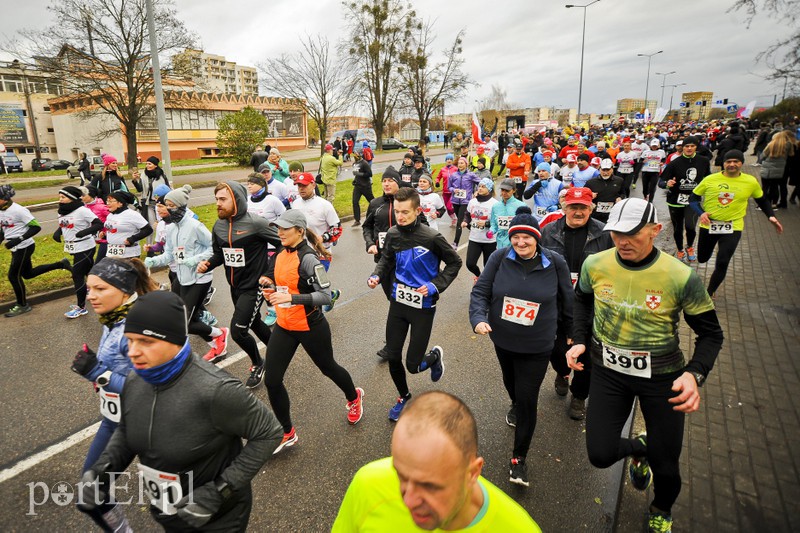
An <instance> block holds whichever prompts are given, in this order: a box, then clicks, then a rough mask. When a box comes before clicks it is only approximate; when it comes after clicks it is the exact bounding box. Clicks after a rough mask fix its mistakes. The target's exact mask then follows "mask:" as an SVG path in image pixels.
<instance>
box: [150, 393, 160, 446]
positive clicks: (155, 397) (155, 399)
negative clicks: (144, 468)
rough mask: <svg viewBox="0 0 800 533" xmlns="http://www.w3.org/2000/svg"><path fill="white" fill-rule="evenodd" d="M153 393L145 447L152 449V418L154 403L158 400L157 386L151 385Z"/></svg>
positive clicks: (154, 411) (153, 415)
mask: <svg viewBox="0 0 800 533" xmlns="http://www.w3.org/2000/svg"><path fill="white" fill-rule="evenodd" d="M153 390H154V391H155V394H154V395H153V404H152V405H151V406H150V427H149V428H148V429H147V447H148V448H149V449H151V450H152V449H153V418H154V417H155V413H156V403H157V402H158V388H157V387H153Z"/></svg>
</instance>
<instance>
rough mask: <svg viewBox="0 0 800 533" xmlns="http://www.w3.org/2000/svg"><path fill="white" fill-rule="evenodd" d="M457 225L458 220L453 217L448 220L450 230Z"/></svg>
mask: <svg viewBox="0 0 800 533" xmlns="http://www.w3.org/2000/svg"><path fill="white" fill-rule="evenodd" d="M457 223H458V220H457V219H456V218H455V217H453V218H451V219H450V227H451V228H455V227H456V224H457Z"/></svg>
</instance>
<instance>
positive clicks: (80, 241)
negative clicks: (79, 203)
mask: <svg viewBox="0 0 800 533" xmlns="http://www.w3.org/2000/svg"><path fill="white" fill-rule="evenodd" d="M96 218H97V215H95V214H94V213H92V211H91V209H89V208H88V207H79V208H78V209H76V210H75V211H73V212H72V213H70V214H68V215H61V216H59V217H58V227H59V228H61V238H62V241H63V242H64V252H66V253H68V254H77V253H79V252H85V251H86V250H93V249H94V246H95V244H94V236H93V235H86V236H84V237H78V236H77V233H78V232H79V231H83V230H85V229H86V228H88V227H89V226H91V225H92V222H94V219H96Z"/></svg>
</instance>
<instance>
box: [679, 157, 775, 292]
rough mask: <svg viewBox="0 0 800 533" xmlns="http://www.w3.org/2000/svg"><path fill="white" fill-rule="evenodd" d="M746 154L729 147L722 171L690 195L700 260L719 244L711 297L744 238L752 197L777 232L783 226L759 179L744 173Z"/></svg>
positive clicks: (710, 285)
mask: <svg viewBox="0 0 800 533" xmlns="http://www.w3.org/2000/svg"><path fill="white" fill-rule="evenodd" d="M743 164H744V154H743V153H742V152H741V151H740V150H730V151H728V153H726V154H725V159H724V161H723V164H722V167H723V170H722V172H717V173H716V174H711V175H710V176H706V178H705V179H704V180H703V181H701V182H700V183H699V184H698V185H697V187H695V188H694V190H693V191H692V195H691V196H690V197H689V205H690V206H691V208H692V209H694V210H695V211H696V212H697V214H698V215H700V219H699V220H700V236H699V238H698V239H697V260H698V262H700V263H706V262H708V260H709V259H710V258H711V254H712V253H713V252H714V248H715V247H716V246H717V244H719V251H718V252H717V261H716V263H715V264H714V272H713V273H712V274H711V279H710V280H709V281H708V294H709V295H711V296H712V297H713V296H714V293H715V292H717V289H718V288H719V286H720V285H722V281H723V280H724V279H725V274H726V273H727V272H728V264H730V262H731V258H733V254H734V252H735V251H736V247H737V246H738V245H739V239H741V238H742V230H743V229H744V217H745V215H746V214H747V201H748V200H749V199H750V198H751V197H752V198H754V199H755V201H756V203H757V204H758V207H760V208H761V211H763V212H764V214H765V215H767V217H768V218H769V221H770V222H772V225H773V226H775V230H776V231H777V232H778V235H780V234H781V233H783V226H781V223H780V222H778V219H777V218H775V213H774V212H773V210H772V205H771V204H770V203H769V200H767V198H766V197H765V196H764V191H762V190H761V185H759V183H758V180H756V178H755V177H754V176H751V175H750V174H744V173H742V165H743Z"/></svg>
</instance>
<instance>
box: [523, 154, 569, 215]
mask: <svg viewBox="0 0 800 533" xmlns="http://www.w3.org/2000/svg"><path fill="white" fill-rule="evenodd" d="M536 175H537V178H536V179H535V180H533V181H532V182H531V185H530V187H528V189H527V190H526V191H525V194H524V195H523V197H524V198H525V199H526V200H530V199H531V198H533V201H532V203H533V209H534V211H533V215H534V216H535V217H536V221H537V222H538V221H540V220H541V219H543V218H544V217H545V216H546V215H547V214H548V213H552V212H553V211H556V210H558V207H559V204H558V195H559V192H561V189H563V188H564V184H563V183H561V182H560V181H558V180H556V179H552V176H551V174H550V165H549V164H547V163H539V166H537V167H536Z"/></svg>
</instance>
